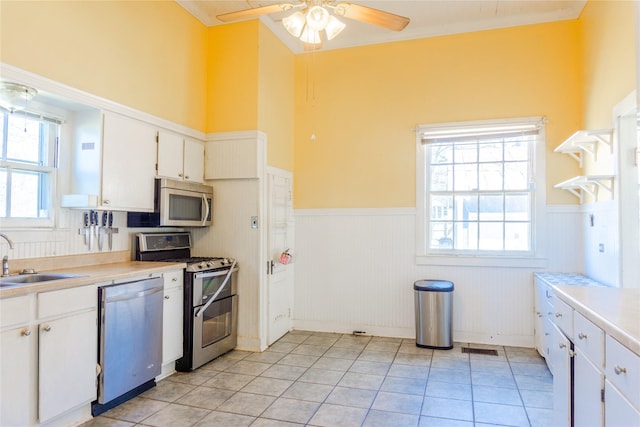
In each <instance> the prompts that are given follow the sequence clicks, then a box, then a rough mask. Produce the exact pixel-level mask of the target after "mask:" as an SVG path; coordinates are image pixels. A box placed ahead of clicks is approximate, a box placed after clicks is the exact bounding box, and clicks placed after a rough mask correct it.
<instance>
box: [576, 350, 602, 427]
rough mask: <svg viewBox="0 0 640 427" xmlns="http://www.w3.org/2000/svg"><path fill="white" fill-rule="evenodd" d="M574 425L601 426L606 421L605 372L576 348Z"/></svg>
mask: <svg viewBox="0 0 640 427" xmlns="http://www.w3.org/2000/svg"><path fill="white" fill-rule="evenodd" d="M573 363H574V365H573V405H574V408H575V410H574V412H573V425H574V426H601V425H602V422H603V421H604V404H603V402H602V399H603V394H602V390H604V374H603V373H602V371H600V369H598V368H597V367H595V366H594V365H593V363H591V362H590V361H589V359H587V357H586V356H585V355H584V353H583V351H581V350H580V349H579V348H576V350H575V354H574V358H573Z"/></svg>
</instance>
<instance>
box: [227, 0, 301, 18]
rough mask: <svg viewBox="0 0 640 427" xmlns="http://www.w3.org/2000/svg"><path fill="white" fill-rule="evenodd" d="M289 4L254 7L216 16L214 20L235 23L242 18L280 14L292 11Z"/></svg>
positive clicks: (291, 6)
mask: <svg viewBox="0 0 640 427" xmlns="http://www.w3.org/2000/svg"><path fill="white" fill-rule="evenodd" d="M292 8H293V5H292V4H291V3H280V4H270V5H268V6H261V7H254V8H252V9H244V10H238V11H236V12H229V13H223V14H221V15H217V16H216V18H217V19H218V20H219V21H222V22H231V21H237V20H239V19H244V18H253V17H254V16H259V15H265V14H267V13H275V12H282V11H285V10H289V9H292Z"/></svg>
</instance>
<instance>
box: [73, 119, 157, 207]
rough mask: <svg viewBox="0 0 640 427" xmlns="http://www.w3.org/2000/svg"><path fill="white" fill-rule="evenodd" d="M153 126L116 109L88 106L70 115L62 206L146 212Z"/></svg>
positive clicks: (153, 154)
mask: <svg viewBox="0 0 640 427" xmlns="http://www.w3.org/2000/svg"><path fill="white" fill-rule="evenodd" d="M156 136H157V130H156V128H155V127H153V126H151V125H149V124H147V123H145V122H142V121H140V120H135V119H132V118H129V117H126V116H122V115H120V114H115V113H111V112H106V111H105V112H101V111H99V110H88V111H83V112H81V113H78V114H77V115H76V118H75V120H74V150H73V173H72V186H73V188H72V194H66V195H64V196H62V203H61V206H62V207H70V208H98V209H105V210H115V211H118V210H120V211H143V212H152V211H153V202H154V200H153V199H154V179H155V175H156Z"/></svg>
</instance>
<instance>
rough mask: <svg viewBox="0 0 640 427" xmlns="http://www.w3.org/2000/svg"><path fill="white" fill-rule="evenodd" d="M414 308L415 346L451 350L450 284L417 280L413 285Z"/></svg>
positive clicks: (451, 313) (451, 295) (451, 298)
mask: <svg viewBox="0 0 640 427" xmlns="http://www.w3.org/2000/svg"><path fill="white" fill-rule="evenodd" d="M413 290H414V295H415V307H416V345H417V346H418V347H427V348H437V349H446V350H449V349H452V348H453V333H452V332H453V330H452V320H453V283H452V282H448V281H445V280H418V281H417V282H415V283H414V284H413Z"/></svg>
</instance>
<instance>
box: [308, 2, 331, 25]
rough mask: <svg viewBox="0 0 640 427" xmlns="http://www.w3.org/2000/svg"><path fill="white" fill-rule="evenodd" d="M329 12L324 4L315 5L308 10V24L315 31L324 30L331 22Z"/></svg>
mask: <svg viewBox="0 0 640 427" xmlns="http://www.w3.org/2000/svg"><path fill="white" fill-rule="evenodd" d="M330 17H331V15H329V12H328V11H327V9H325V8H324V7H322V6H317V5H316V6H313V7H311V8H310V9H309V11H308V12H307V26H309V27H310V28H311V29H313V30H314V31H322V30H324V29H325V27H326V26H327V24H328V23H329V18H330Z"/></svg>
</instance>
